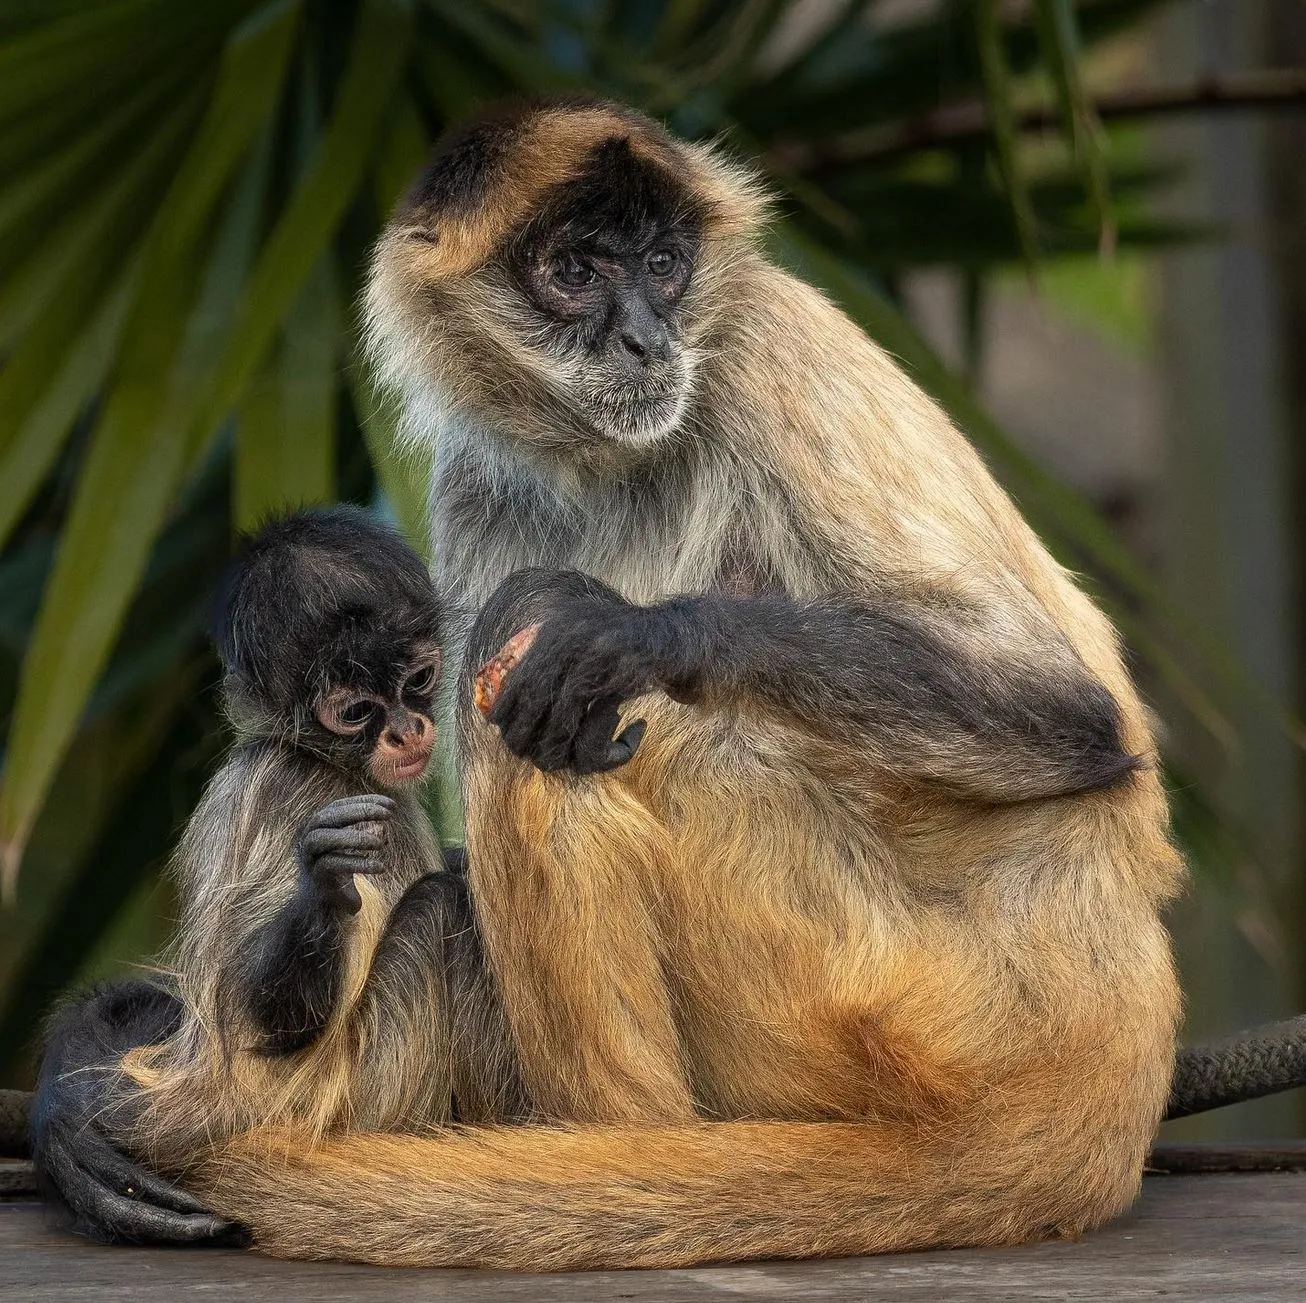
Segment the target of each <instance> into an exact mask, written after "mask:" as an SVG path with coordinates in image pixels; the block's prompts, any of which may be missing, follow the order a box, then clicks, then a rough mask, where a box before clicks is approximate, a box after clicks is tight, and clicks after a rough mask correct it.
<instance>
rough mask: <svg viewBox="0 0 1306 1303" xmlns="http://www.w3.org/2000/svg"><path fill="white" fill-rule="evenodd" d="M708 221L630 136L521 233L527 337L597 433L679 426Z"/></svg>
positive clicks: (640, 434)
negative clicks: (685, 311) (689, 320)
mask: <svg viewBox="0 0 1306 1303" xmlns="http://www.w3.org/2000/svg"><path fill="white" fill-rule="evenodd" d="M700 229H701V221H700V219H699V216H698V214H697V213H696V212H695V210H694V208H693V205H692V204H691V203H689V201H688V200H687V198H686V197H685V195H684V194H683V193H682V192H681V191H680V190H679V189H678V187H677V186H676V185H675V183H674V182H673V180H672V179H671V178H669V177H668V176H667V175H666V174H665V173H663V172H661V171H660V170H659V169H657V168H655V167H653V166H652V165H650V164H648V163H645V162H642V161H641V160H640V159H638V158H637V157H636V155H635V154H634V153H633V152H632V151H631V149H630V146H629V144H628V143H627V142H626V141H624V140H614V141H609V142H607V143H606V144H604V145H602V146H600V147H599V148H598V149H597V150H595V152H594V158H593V161H592V163H591V165H590V167H589V168H588V169H587V170H586V172H585V173H584V175H582V176H581V177H580V178H578V179H577V180H575V181H572V182H569V183H568V184H567V185H566V186H564V187H562V188H561V189H560V191H559V192H558V193H557V194H556V195H555V197H554V198H553V200H552V201H551V202H550V203H549V204H547V205H546V206H545V207H544V209H543V210H542V211H541V212H540V214H539V215H538V216H537V217H536V218H535V219H534V220H533V221H532V222H531V223H530V224H529V225H528V226H527V228H526V229H525V230H524V231H523V232H521V234H520V235H519V236H518V237H517V239H516V240H514V241H513V243H512V245H511V247H510V249H509V251H508V266H509V269H510V271H511V273H512V275H513V277H514V279H515V281H516V283H517V285H518V287H519V288H520V290H521V291H522V293H523V295H524V297H525V299H526V301H527V304H528V305H529V314H528V317H527V320H526V321H525V322H524V323H523V327H522V331H521V333H522V336H523V339H522V343H523V344H524V345H525V346H527V347H529V348H532V349H536V350H539V351H540V352H542V353H544V354H545V355H546V357H547V361H548V369H549V373H550V374H551V376H552V377H553V383H554V384H555V385H561V386H562V387H563V388H564V389H565V391H566V397H567V398H568V399H569V400H570V402H571V403H572V405H574V406H575V407H576V408H577V409H579V411H580V412H581V414H582V415H584V416H585V417H586V418H587V419H588V421H589V423H590V424H591V425H592V426H593V427H594V428H595V429H596V430H597V431H598V433H600V434H601V435H605V436H607V437H609V438H612V439H617V440H620V441H623V442H628V443H643V442H647V441H650V440H653V439H656V438H658V437H660V436H661V435H664V434H666V433H667V432H668V431H670V430H672V429H674V428H675V426H676V425H677V424H678V423H679V421H680V418H681V416H682V415H683V413H684V409H685V405H686V402H687V400H688V397H689V391H690V385H691V383H692V380H693V359H692V357H691V355H690V353H689V351H688V350H687V349H686V348H685V344H684V330H683V325H684V323H683V316H682V311H681V300H682V299H683V297H684V295H685V293H686V291H687V290H688V289H689V286H690V282H691V280H692V278H693V274H694V261H695V258H696V256H697V254H698V247H699V235H700Z"/></svg>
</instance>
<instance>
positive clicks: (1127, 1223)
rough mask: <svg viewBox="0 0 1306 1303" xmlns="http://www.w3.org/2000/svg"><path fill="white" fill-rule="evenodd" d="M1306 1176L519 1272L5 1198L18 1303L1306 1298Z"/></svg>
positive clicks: (1157, 1183) (5, 1291) (1191, 1184)
mask: <svg viewBox="0 0 1306 1303" xmlns="http://www.w3.org/2000/svg"><path fill="white" fill-rule="evenodd" d="M1304 1249H1306V1174H1303V1173H1296V1172H1279V1173H1254V1174H1247V1173H1238V1174H1223V1175H1203V1176H1150V1177H1148V1178H1147V1179H1146V1181H1145V1183H1144V1192H1143V1197H1142V1199H1141V1200H1140V1202H1139V1204H1138V1206H1137V1207H1136V1208H1135V1210H1134V1211H1133V1212H1132V1213H1131V1214H1130V1215H1129V1216H1128V1217H1125V1218H1123V1219H1121V1220H1120V1221H1119V1222H1117V1223H1115V1224H1114V1225H1112V1226H1110V1227H1108V1228H1106V1229H1105V1230H1103V1231H1099V1232H1097V1233H1096V1234H1094V1235H1092V1236H1089V1237H1088V1238H1086V1239H1085V1240H1083V1241H1081V1242H1079V1243H1076V1244H1065V1243H1056V1244H1036V1245H1028V1246H1026V1247H1024V1248H1020V1249H969V1250H962V1251H953V1252H942V1253H916V1254H903V1255H895V1256H892V1257H884V1258H851V1259H843V1260H837V1261H829V1262H781V1263H750V1264H748V1265H745V1266H737V1267H732V1266H728V1267H702V1268H697V1269H694V1270H690V1271H641V1272H593V1273H585V1274H579V1275H571V1276H514V1275H506V1274H502V1273H494V1272H471V1271H388V1270H381V1269H379V1268H370V1267H356V1266H348V1265H344V1264H328V1263H288V1262H274V1261H272V1260H271V1259H268V1258H263V1257H259V1256H258V1255H257V1254H253V1253H241V1252H237V1251H232V1250H166V1249H110V1248H102V1247H100V1246H98V1245H93V1244H87V1243H85V1242H83V1241H80V1240H76V1239H72V1238H70V1237H68V1236H66V1235H64V1234H62V1233H61V1232H59V1231H57V1230H55V1229H53V1228H52V1227H50V1225H49V1224H48V1220H47V1215H46V1213H45V1212H44V1210H43V1209H41V1208H40V1207H39V1206H37V1205H35V1204H31V1203H10V1204H0V1300H4V1303H49V1301H50V1300H86V1301H87V1303H127V1301H128V1300H130V1301H131V1303H173V1300H177V1299H190V1298H210V1299H214V1300H221V1303H227V1301H228V1300H230V1301H231V1303H263V1301H264V1300H276V1303H291V1300H298V1299H312V1300H315V1303H344V1301H345V1300H350V1301H351V1303H352V1301H354V1300H358V1301H359V1303H367V1301H368V1300H372V1299H375V1300H378V1303H379V1301H380V1300H385V1303H406V1301H407V1300H419V1299H420V1300H423V1303H439V1301H440V1300H455V1299H456V1300H463V1301H465V1303H480V1301H481V1300H487V1299H496V1300H505V1301H507V1303H511V1301H513V1300H528V1299H529V1300H536V1299H539V1300H545V1301H546V1303H548V1301H549V1300H557V1301H558V1303H597V1301H598V1300H633V1301H635V1303H666V1301H670V1300H685V1303H699V1301H701V1300H711V1299H721V1300H726V1299H730V1300H736V1299H768V1300H788V1299H793V1300H796V1301H798V1303H806V1301H807V1300H825V1299H849V1300H853V1299H857V1300H861V1299H867V1300H877V1301H878V1300H881V1299H885V1300H903V1299H907V1300H918V1301H919V1303H936V1301H937V1300H944V1299H959V1300H967V1303H970V1301H972V1300H973V1301H975V1303H984V1301H986V1300H998V1299H1003V1300H1007V1299H1041V1300H1056V1299H1082V1300H1099V1299H1164V1300H1166V1301H1167V1303H1173V1301H1174V1300H1217V1299H1218V1300H1225V1299H1236V1300H1249V1301H1250V1300H1256V1301H1257V1303H1262V1301H1263V1303H1270V1300H1275V1301H1276V1303H1277V1301H1278V1300H1283V1299H1306V1257H1304V1256H1303V1250H1304Z"/></svg>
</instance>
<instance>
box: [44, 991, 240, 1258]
mask: <svg viewBox="0 0 1306 1303" xmlns="http://www.w3.org/2000/svg"><path fill="white" fill-rule="evenodd" d="M180 1019H181V1002H180V1001H179V1000H178V999H177V997H176V996H175V995H173V994H172V993H171V992H170V991H167V990H165V989H164V988H163V987H161V986H158V985H156V984H154V983H152V982H142V981H130V982H119V983H117V984H115V985H113V986H106V987H101V988H99V989H98V990H95V991H92V992H90V993H88V994H86V995H84V996H82V997H81V998H80V999H78V1000H76V1001H74V1002H71V1003H69V1004H67V1005H65V1006H64V1008H63V1009H62V1010H61V1011H60V1012H59V1014H58V1015H57V1016H56V1017H55V1018H54V1020H53V1021H52V1022H51V1024H50V1027H49V1029H48V1031H47V1033H46V1043H45V1054H44V1057H43V1059H42V1062H41V1075H40V1079H39V1081H38V1083H37V1088H36V1099H35V1102H34V1105H33V1109H32V1151H33V1154H34V1156H35V1159H36V1166H37V1171H38V1173H39V1174H40V1178H41V1184H42V1187H43V1188H44V1190H45V1192H46V1195H47V1197H49V1198H51V1199H53V1200H54V1201H55V1202H56V1203H58V1204H60V1205H62V1206H63V1207H64V1208H65V1209H66V1210H67V1213H68V1216H69V1220H70V1224H71V1228H72V1229H73V1230H74V1231H76V1232H77V1233H78V1234H81V1235H86V1236H89V1237H90V1238H91V1239H95V1240H102V1241H107V1242H124V1243H176V1244H182V1243H197V1242H201V1241H216V1240H221V1241H223V1242H237V1241H239V1240H241V1239H242V1238H243V1234H242V1232H240V1230H239V1228H237V1227H236V1226H234V1225H233V1224H232V1223H231V1222H228V1221H226V1220H224V1219H223V1218H220V1217H215V1216H213V1215H211V1214H210V1213H209V1212H207V1211H206V1210H205V1208H204V1207H203V1205H201V1204H200V1203H199V1202H198V1201H197V1200H195V1199H194V1198H192V1197H191V1196H190V1195H188V1194H187V1193H186V1192H185V1191H184V1190H180V1189H178V1188H177V1187H176V1186H173V1185H170V1184H168V1182H166V1181H164V1180H161V1179H160V1178H159V1177H157V1176H155V1175H154V1174H153V1173H152V1172H150V1171H148V1170H147V1169H146V1168H144V1167H142V1166H140V1165H139V1164H137V1163H135V1162H133V1161H132V1160H131V1159H129V1158H127V1157H125V1156H124V1154H123V1153H122V1152H120V1147H122V1146H124V1144H125V1137H126V1136H127V1134H128V1132H129V1131H130V1128H131V1126H132V1124H133V1122H134V1121H135V1116H136V1103H137V1098H138V1097H137V1094H136V1091H135V1087H134V1086H133V1085H131V1084H130V1083H129V1082H127V1081H126V1080H125V1079H124V1077H123V1074H122V1071H121V1069H120V1067H119V1064H120V1062H121V1060H122V1057H123V1055H124V1054H125V1053H126V1052H127V1051H128V1050H130V1049H134V1048H136V1047H137V1046H141V1045H151V1044H156V1043H158V1042H159V1041H161V1040H163V1039H164V1038H165V1037H167V1036H168V1035H170V1034H171V1033H172V1032H173V1031H174V1030H175V1029H176V1027H177V1025H178V1023H179V1021H180Z"/></svg>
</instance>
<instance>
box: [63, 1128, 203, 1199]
mask: <svg viewBox="0 0 1306 1303" xmlns="http://www.w3.org/2000/svg"><path fill="white" fill-rule="evenodd" d="M84 1138H85V1137H84V1133H83V1142H84ZM81 1166H82V1168H83V1170H87V1163H86V1160H85V1159H83V1161H82V1164H81ZM95 1176H96V1177H97V1178H98V1179H99V1181H100V1182H101V1184H103V1185H105V1186H109V1187H112V1188H113V1190H114V1191H115V1192H116V1193H117V1194H124V1195H126V1196H127V1197H128V1198H131V1199H139V1200H142V1201H144V1202H145V1203H148V1204H153V1205H154V1206H155V1207H156V1208H167V1209H170V1210H171V1211H172V1212H177V1213H203V1214H204V1215H205V1216H211V1214H210V1213H209V1210H208V1209H207V1208H206V1207H205V1206H204V1205H203V1204H202V1203H200V1201H199V1200H198V1199H197V1198H195V1196H194V1195H193V1194H191V1193H190V1192H189V1191H186V1190H183V1189H182V1188H181V1187H180V1186H178V1185H173V1184H172V1183H171V1182H169V1181H165V1180H164V1179H163V1178H162V1177H161V1176H155V1174H154V1173H153V1172H151V1171H150V1170H149V1169H148V1168H145V1167H141V1166H140V1165H139V1164H137V1163H133V1162H132V1161H131V1159H129V1158H125V1157H124V1156H123V1155H122V1154H120V1153H119V1152H118V1151H117V1150H116V1149H115V1148H114V1147H113V1146H112V1145H111V1144H109V1143H108V1142H107V1141H104V1140H98V1139H97V1143H96V1145H95Z"/></svg>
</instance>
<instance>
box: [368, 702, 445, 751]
mask: <svg viewBox="0 0 1306 1303" xmlns="http://www.w3.org/2000/svg"><path fill="white" fill-rule="evenodd" d="M434 735H435V726H434V725H433V724H432V723H431V721H430V720H429V719H427V718H426V716H425V715H418V714H416V713H414V712H411V711H404V712H402V713H400V712H397V711H396V712H394V713H392V714H391V716H390V718H389V719H388V720H387V721H386V727H385V731H384V732H383V733H382V734H381V745H382V746H383V747H385V748H386V749H387V750H390V751H405V752H408V751H429V750H430V749H431V745H432V743H433V741H434Z"/></svg>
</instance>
